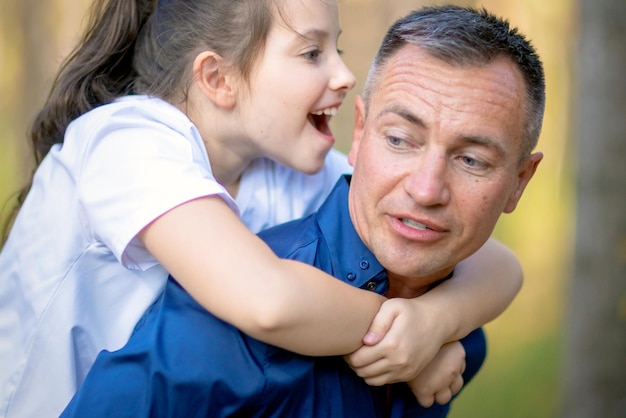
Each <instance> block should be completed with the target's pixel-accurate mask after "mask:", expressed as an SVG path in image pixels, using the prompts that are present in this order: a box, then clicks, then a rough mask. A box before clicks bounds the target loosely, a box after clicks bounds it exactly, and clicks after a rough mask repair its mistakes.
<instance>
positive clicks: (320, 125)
mask: <svg viewBox="0 0 626 418" xmlns="http://www.w3.org/2000/svg"><path fill="white" fill-rule="evenodd" d="M337 111H338V108H337V107H328V108H326V109H322V110H318V111H315V112H311V113H309V117H308V119H309V122H311V124H312V125H313V126H314V127H315V129H317V130H318V131H320V132H321V133H323V134H324V135H328V136H332V134H333V133H332V131H331V130H330V127H329V125H328V122H329V121H330V118H331V117H333V116H335V115H336V114H337Z"/></svg>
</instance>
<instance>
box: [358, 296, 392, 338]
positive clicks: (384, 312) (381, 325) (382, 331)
mask: <svg viewBox="0 0 626 418" xmlns="http://www.w3.org/2000/svg"><path fill="white" fill-rule="evenodd" d="M396 316H397V312H396V311H395V310H394V309H390V307H389V304H387V303H383V304H382V305H381V307H380V310H379V311H378V313H377V314H376V316H375V317H374V320H373V321H372V323H371V324H370V327H369V329H368V330H367V333H366V334H365V336H364V337H363V344H365V345H368V346H372V345H376V344H378V343H379V342H380V341H381V340H382V339H383V338H384V336H385V335H386V334H387V332H389V329H390V328H391V325H392V324H393V321H394V319H395V318H396Z"/></svg>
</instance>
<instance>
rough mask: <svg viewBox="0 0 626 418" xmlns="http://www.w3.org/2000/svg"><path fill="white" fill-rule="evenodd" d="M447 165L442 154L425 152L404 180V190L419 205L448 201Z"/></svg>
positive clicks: (437, 204) (436, 204) (438, 204)
mask: <svg viewBox="0 0 626 418" xmlns="http://www.w3.org/2000/svg"><path fill="white" fill-rule="evenodd" d="M448 170H449V167H448V163H447V159H446V157H445V156H444V155H436V154H435V153H433V152H428V151H427V152H425V153H423V154H421V155H420V156H419V157H417V161H416V164H415V165H414V166H413V169H412V170H411V172H410V173H409V175H408V176H406V177H405V180H404V189H405V191H406V192H407V193H408V194H409V195H410V196H411V197H412V198H413V200H414V201H415V202H416V203H417V204H419V205H421V206H440V205H445V204H447V203H448V202H449V201H450V187H449V184H448V176H449V173H448Z"/></svg>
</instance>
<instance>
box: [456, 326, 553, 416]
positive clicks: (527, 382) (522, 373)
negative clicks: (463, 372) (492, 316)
mask: <svg viewBox="0 0 626 418" xmlns="http://www.w3.org/2000/svg"><path fill="white" fill-rule="evenodd" d="M487 336H488V339H489V344H490V349H489V354H488V356H487V360H486V363H485V365H484V366H483V369H482V370H481V371H480V372H479V373H478V375H477V376H476V378H475V380H473V381H472V382H471V383H470V384H469V385H468V386H467V388H465V390H464V391H463V392H462V393H461V395H460V396H459V398H458V399H456V400H455V401H454V403H453V406H452V411H451V413H450V415H449V418H468V417H470V418H474V417H480V418H528V417H533V418H553V417H555V416H558V408H559V402H560V389H559V384H558V382H559V379H558V376H559V372H560V360H559V354H560V351H561V335H560V333H559V332H554V333H552V334H545V335H540V336H537V335H526V336H522V337H520V339H521V340H523V341H522V342H518V343H517V344H516V346H515V348H511V349H499V348H498V345H499V344H500V343H504V341H498V338H497V336H493V337H491V336H490V334H489V332H488V335H487ZM505 345H509V344H505Z"/></svg>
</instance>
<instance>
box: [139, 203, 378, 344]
mask: <svg viewBox="0 0 626 418" xmlns="http://www.w3.org/2000/svg"><path fill="white" fill-rule="evenodd" d="M139 239H140V240H141V241H142V242H143V244H144V245H145V247H146V248H147V249H148V251H150V253H151V254H153V255H154V257H155V258H156V259H157V260H158V261H159V262H160V263H161V264H162V265H163V266H164V267H165V269H166V270H167V271H168V272H169V273H170V274H171V275H172V276H173V277H175V278H176V280H178V282H179V283H180V284H181V285H182V286H183V287H184V288H185V289H186V290H187V291H188V292H189V293H190V294H191V295H192V296H193V297H194V298H195V299H196V300H197V301H198V302H199V303H200V304H201V305H202V306H204V307H205V308H206V309H207V310H209V311H210V312H211V313H213V314H214V315H216V316H217V317H219V318H221V319H223V320H224V321H226V322H229V323H231V324H233V325H234V326H236V327H237V328H239V329H241V330H242V331H244V332H246V333H247V334H249V335H251V336H253V337H255V338H257V339H259V340H262V341H264V342H267V343H270V344H273V345H276V346H279V347H282V348H285V349H288V350H292V351H295V352H298V353H301V354H306V355H336V354H345V353H348V352H351V351H354V350H356V349H357V348H358V347H360V346H361V344H362V338H363V336H364V335H365V333H366V331H367V330H368V327H369V325H370V323H371V321H372V319H373V318H374V316H375V315H376V313H377V312H378V309H379V307H380V305H381V304H382V302H383V301H384V300H385V299H384V297H382V296H380V295H378V294H376V293H374V292H368V291H365V290H360V289H357V288H354V287H352V286H350V285H348V284H345V283H343V282H341V281H339V280H337V279H335V278H333V277H332V276H330V275H327V274H326V273H323V272H322V271H321V270H318V269H316V268H314V267H311V266H309V265H306V264H304V263H300V262H297V261H291V260H283V259H280V258H278V257H277V256H276V255H275V254H274V253H273V252H272V251H271V249H270V248H269V247H268V246H267V245H266V244H265V243H264V242H263V241H262V240H261V239H260V238H258V237H257V236H256V235H254V234H253V233H252V232H250V231H249V230H248V228H247V227H246V226H245V225H244V224H243V223H242V222H241V221H240V219H239V218H238V217H237V215H236V214H235V213H233V211H232V210H231V209H230V208H229V207H228V206H227V205H226V203H225V202H224V201H223V200H222V199H220V198H219V197H206V198H201V199H196V200H193V201H191V202H188V203H185V204H183V205H180V206H178V207H176V208H174V209H172V210H171V211H169V212H167V213H165V214H164V215H162V216H161V217H159V218H158V219H156V220H155V221H153V222H152V223H151V224H150V225H148V226H147V227H146V228H144V230H143V231H142V232H141V233H140V234H139Z"/></svg>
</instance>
